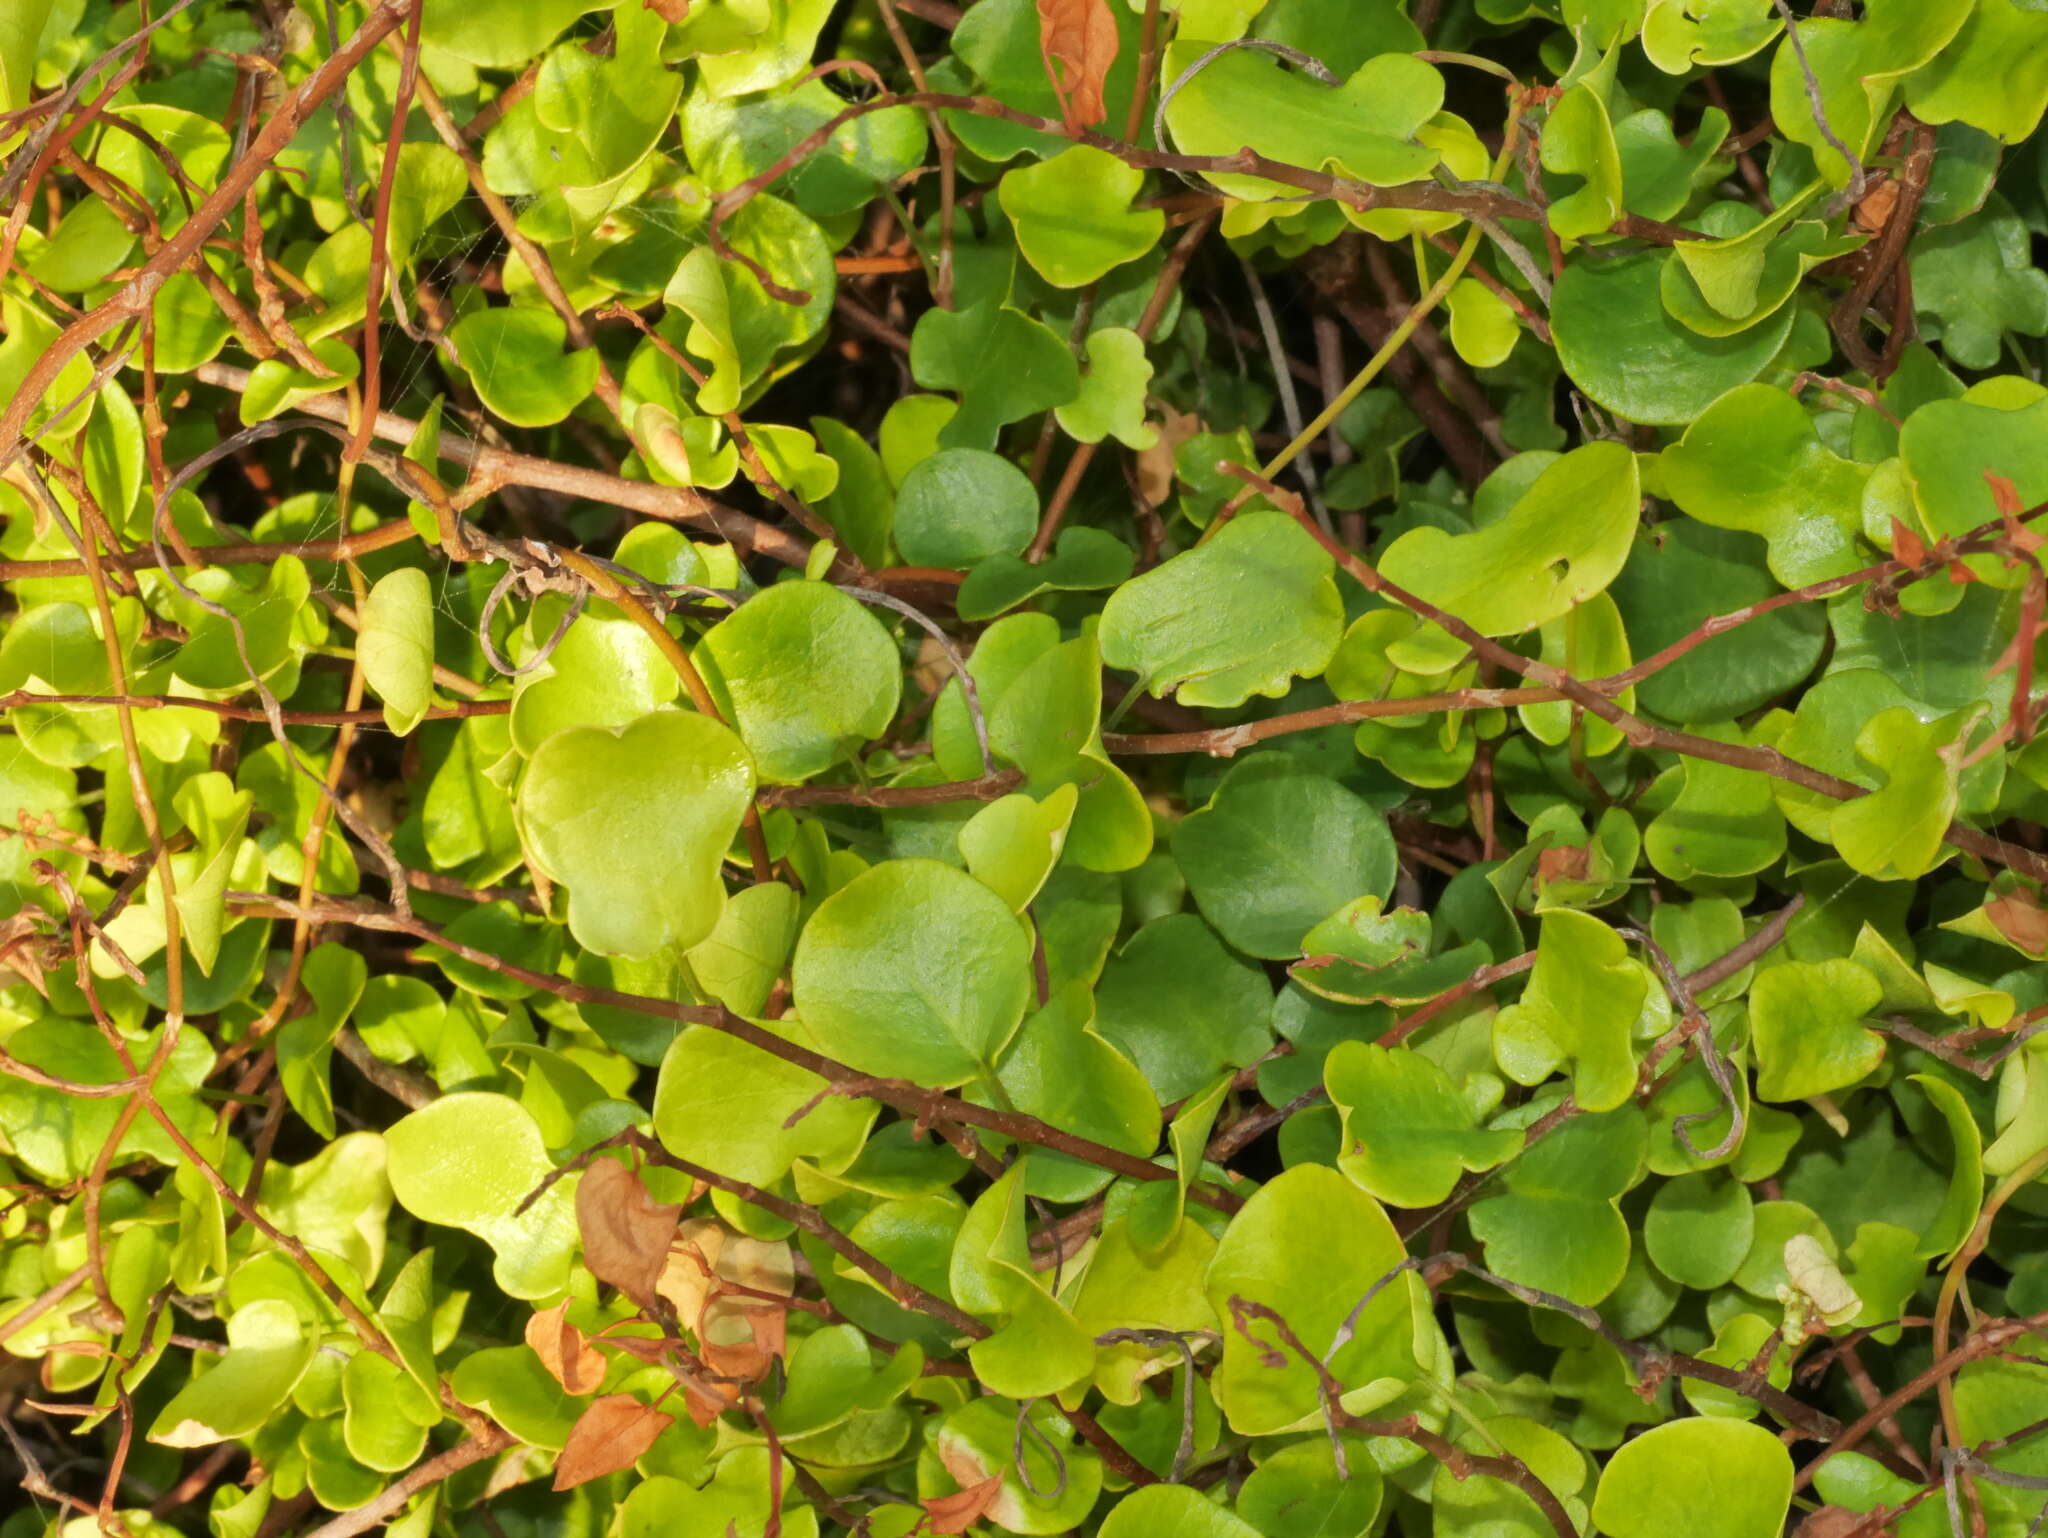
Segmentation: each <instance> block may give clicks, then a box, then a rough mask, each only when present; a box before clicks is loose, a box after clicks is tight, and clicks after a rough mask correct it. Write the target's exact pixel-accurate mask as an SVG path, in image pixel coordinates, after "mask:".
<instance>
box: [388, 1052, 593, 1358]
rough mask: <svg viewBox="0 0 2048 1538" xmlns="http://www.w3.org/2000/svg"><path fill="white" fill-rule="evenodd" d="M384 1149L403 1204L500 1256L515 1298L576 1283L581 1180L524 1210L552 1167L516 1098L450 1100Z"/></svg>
mask: <svg viewBox="0 0 2048 1538" xmlns="http://www.w3.org/2000/svg"><path fill="white" fill-rule="evenodd" d="M384 1145H385V1150H386V1154H387V1156H388V1159H389V1170H390V1177H391V1190H392V1194H393V1195H394V1196H396V1197H397V1198H398V1202H399V1205H400V1206H402V1207H404V1208H405V1210H406V1211H407V1212H410V1213H411V1214H412V1215H413V1216H414V1217H416V1218H419V1219H420V1220H422V1221H423V1222H427V1223H434V1224H439V1225H441V1226H442V1227H445V1228H461V1229H467V1230H468V1231H469V1232H470V1233H473V1234H475V1235H476V1236H477V1237H478V1238H479V1239H481V1240H483V1241H484V1243H486V1244H488V1245H489V1246H490V1247H491V1248H492V1249H493V1250H495V1251H496V1252H497V1262H496V1264H495V1266H494V1267H493V1273H494V1275H495V1276H496V1278H497V1282H498V1285H499V1286H500V1287H502V1288H503V1289H504V1290H505V1291H506V1292H507V1293H509V1294H510V1295H511V1296H512V1297H515V1298H544V1297H549V1296H552V1295H555V1294H558V1293H560V1291H561V1290H562V1288H563V1287H565V1286H566V1285H567V1284H568V1280H569V1262H570V1257H571V1255H572V1254H573V1252H574V1250H575V1246H576V1205H575V1189H576V1181H575V1179H574V1178H573V1177H572V1178H570V1179H565V1180H559V1181H557V1182H556V1183H555V1184H554V1185H553V1186H551V1187H549V1189H548V1191H547V1193H546V1194H545V1195H543V1196H542V1197H541V1198H540V1199H539V1200H538V1201H536V1202H535V1203H534V1204H533V1205H532V1206H531V1207H529V1208H527V1210H526V1211H525V1212H524V1213H520V1212H519V1211H518V1208H519V1204H520V1203H521V1202H523V1201H525V1200H526V1198H527V1197H528V1196H530V1195H532V1194H533V1192H534V1191H535V1190H536V1189H538V1187H539V1186H540V1183H541V1181H542V1180H544V1179H546V1178H547V1176H548V1175H549V1174H550V1173H552V1171H553V1169H554V1165H553V1162H552V1161H551V1160H550V1159H549V1158H548V1156H547V1150H546V1149H545V1148H544V1147H543V1146H542V1144H541V1135H540V1127H539V1125H538V1124H537V1123H536V1122H535V1121H534V1119H533V1115H532V1113H531V1112H529V1111H528V1110H526V1108H525V1107H523V1106H522V1105H520V1104H519V1102H518V1101H516V1100H512V1099H509V1098H508V1097H506V1096H504V1095H492V1094H483V1093H468V1092H466V1093H461V1094H453V1095H443V1096H442V1097H441V1098H440V1099H439V1100H436V1101H434V1102H433V1103H432V1104H431V1105H428V1106H426V1107H424V1108H423V1109H421V1110H417V1111H414V1112H413V1113H412V1114H411V1115H409V1116H406V1117H403V1118H401V1119H400V1120H399V1121H397V1122H395V1123H393V1124H392V1126H391V1128H390V1130H389V1131H387V1132H386V1133H385V1134H384ZM522 1349H523V1348H522Z"/></svg>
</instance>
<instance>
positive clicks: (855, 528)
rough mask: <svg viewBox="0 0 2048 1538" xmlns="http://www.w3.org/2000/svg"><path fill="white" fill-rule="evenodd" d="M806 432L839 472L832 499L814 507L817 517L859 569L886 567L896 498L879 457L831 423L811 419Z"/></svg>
mask: <svg viewBox="0 0 2048 1538" xmlns="http://www.w3.org/2000/svg"><path fill="white" fill-rule="evenodd" d="M811 431H812V432H813V433H815V434H817V438H818V445H819V447H821V448H822V449H823V450H824V451H825V452H826V453H827V454H830V455H831V456H832V458H833V460H834V462H835V463H837V464H838V466H839V482H838V484H837V485H836V486H835V487H834V488H833V490H832V494H831V495H830V496H828V497H826V498H825V499H824V500H823V501H821V502H819V503H818V504H817V509H818V515H819V516H820V517H821V518H824V519H825V520H826V521H827V522H828V523H830V524H831V525H832V528H833V532H835V533H836V534H837V535H838V536H839V537H840V539H841V540H843V541H844V542H845V544H846V547H847V548H848V549H849V550H851V551H852V552H853V553H854V555H855V556H856V557H857V558H858V559H859V560H860V561H861V563H862V564H863V565H867V566H883V565H886V564H887V563H888V549H889V532H890V529H891V527H892V526H893V525H894V523H895V521H896V494H895V491H894V489H893V487H892V486H891V484H890V482H889V478H888V476H887V474H886V473H884V469H883V465H882V459H881V456H880V455H879V454H877V453H876V452H875V451H874V450H873V449H872V448H870V447H868V443H867V440H866V439H864V438H862V437H861V436H860V435H859V434H858V433H856V432H854V431H853V429H852V428H850V427H848V426H847V425H846V424H845V423H844V422H839V421H835V420H834V419H833V418H831V417H812V418H811Z"/></svg>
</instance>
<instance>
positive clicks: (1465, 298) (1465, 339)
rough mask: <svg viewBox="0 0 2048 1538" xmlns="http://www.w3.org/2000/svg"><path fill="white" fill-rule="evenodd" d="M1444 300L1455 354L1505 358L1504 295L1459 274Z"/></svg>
mask: <svg viewBox="0 0 2048 1538" xmlns="http://www.w3.org/2000/svg"><path fill="white" fill-rule="evenodd" d="M1553 217H1555V213H1554V211H1553ZM1444 303H1445V305H1446V306H1447V307H1448V308H1449V309H1450V312H1451V325H1450V333H1451V345H1452V346H1453V347H1455V348H1457V350H1458V356H1459V357H1461V358H1463V359H1464V360H1465V361H1466V362H1467V363H1469V364H1471V365H1472V366H1473V367H1474V368H1498V367H1499V366H1500V365H1501V364H1503V363H1505V362H1507V360H1508V354H1509V353H1511V352H1513V351H1514V350H1515V343H1516V342H1518V341H1519V340H1521V336H1522V323H1521V322H1520V321H1519V320H1517V319H1516V318H1515V312H1514V311H1513V310H1512V309H1510V308H1509V307H1508V302H1507V301H1506V300H1505V299H1503V298H1501V297H1500V295H1498V294H1496V293H1495V292H1494V291H1493V290H1492V289H1490V288H1488V287H1487V286H1486V285H1485V284H1484V283H1481V282H1480V281H1479V280H1478V279H1477V278H1460V279H1458V281H1457V282H1456V283H1454V284H1452V285H1451V291H1450V293H1449V294H1448V295H1447V296H1445V299H1444ZM1134 447H1139V448H1142V447H1144V445H1143V444H1137V445H1134Z"/></svg>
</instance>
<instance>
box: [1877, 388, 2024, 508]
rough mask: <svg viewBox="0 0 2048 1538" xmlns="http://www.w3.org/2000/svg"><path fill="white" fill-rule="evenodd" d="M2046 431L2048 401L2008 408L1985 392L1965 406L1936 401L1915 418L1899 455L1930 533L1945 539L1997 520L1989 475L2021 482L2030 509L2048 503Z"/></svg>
mask: <svg viewBox="0 0 2048 1538" xmlns="http://www.w3.org/2000/svg"><path fill="white" fill-rule="evenodd" d="M2044 424H2048V397H2040V396H2035V397H2031V398H2026V399H2020V400H2007V401H2001V400H1997V399H1993V398H1989V397H1988V395H1987V392H1984V391H1981V390H1979V391H1972V392H1971V393H1970V394H1968V395H1966V396H1964V397H1963V398H1962V399H1960V400H1935V401H1930V402H1928V403H1927V404H1926V405H1923V406H1922V407H1920V409H1919V410H1917V411H1915V412H1914V413H1913V414H1912V416H1910V417H1908V418H1907V419H1906V426H1905V429H1904V430H1903V431H1902V432H1901V433H1900V434H1899V456H1900V459H1901V461H1902V462H1903V465H1904V468H1905V472H1906V476H1907V479H1908V481H1909V482H1910V483H1911V485H1912V490H1913V505H1914V507H1915V508H1917V509H1918V512H1919V518H1920V525H1921V527H1922V529H1924V530H1925V531H1926V533H1927V534H1928V535H1930V536H1932V537H1933V538H1935V539H1941V538H1944V537H1950V536H1956V535H1962V534H1966V533H1968V532H1969V531H1970V530H1972V529H1975V528H1977V527H1978V526H1979V525H1981V524H1985V523H1989V522H1990V521H1992V520H1993V519H1994V518H1996V517H1997V516H1998V509H1997V505H1996V503H1995V502H1994V501H1993V499H1992V494H1991V488H1990V486H1989V485H1988V484H1987V483H1986V482H1985V479H1984V472H1985V471H1987V470H1991V471H1996V472H1997V473H1998V474H2000V475H2003V476H2004V477H2005V478H2006V479H2007V480H2009V481H2011V482H2012V483H2013V486H2014V489H2015V490H2017V491H2018V493H2019V497H2020V505H2021V506H2023V507H2032V506H2033V505H2034V504H2035V503H2036V502H2038V501H2040V500H2041V499H2042V498H2043V497H2044V496H2048V452H2044V451H2043V441H2042V437H2041V429H2042V426H2043V425H2044Z"/></svg>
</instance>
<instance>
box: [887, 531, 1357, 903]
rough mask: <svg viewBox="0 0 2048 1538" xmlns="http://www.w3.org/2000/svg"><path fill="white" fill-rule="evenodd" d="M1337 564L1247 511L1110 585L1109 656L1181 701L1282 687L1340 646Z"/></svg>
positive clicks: (1318, 666)
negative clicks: (1144, 569)
mask: <svg viewBox="0 0 2048 1538" xmlns="http://www.w3.org/2000/svg"><path fill="white" fill-rule="evenodd" d="M899 516H900V515H899ZM1334 569H1335V562H1333V561H1332V560H1331V559H1330V557H1329V555H1328V553H1327V552H1325V551H1324V550H1323V548H1322V547H1321V546H1320V545H1318V544H1317V543H1316V542H1315V541H1314V540H1313V539H1312V538H1310V537H1309V535H1308V534H1307V533H1306V532H1305V531H1304V530H1303V529H1302V527H1301V526H1300V525H1299V524H1298V523H1296V522H1295V521H1294V520H1293V519H1292V518H1290V517H1288V516H1287V515H1286V514H1285V513H1277V512H1246V513H1241V514H1239V515H1238V516H1237V517H1235V518H1233V519H1231V521H1230V522H1229V523H1227V524H1225V525H1224V526H1223V528H1222V529H1221V530H1220V531H1219V532H1218V533H1217V534H1216V536H1215V537H1214V538H1213V539H1210V540H1208V541H1207V542H1205V543H1203V544H1202V545H1200V546H1198V547H1197V548H1195V549H1193V550H1189V551H1185V552H1183V553H1182V554H1180V555H1177V556H1175V557H1174V558H1173V559H1172V560H1170V561H1167V562H1165V563H1164V564H1163V565H1160V566H1157V567H1154V568H1153V569H1152V570H1151V571H1148V572H1146V573H1145V574H1144V575H1143V576H1142V577H1137V578H1134V579H1133V580H1132V581H1129V582H1126V583H1125V584H1124V585H1123V586H1122V587H1120V588H1118V589H1117V590H1116V591H1115V592H1114V593H1112V594H1110V596H1109V602H1108V603H1107V604H1106V605H1104V606H1103V610H1102V660H1103V661H1104V662H1107V663H1108V664H1109V665H1110V666H1111V667H1113V668H1123V669H1126V670H1127V671H1131V672H1135V673H1136V674H1137V675H1138V678H1139V682H1140V684H1141V685H1142V686H1143V687H1144V688H1145V689H1146V690H1147V691H1149V692H1150V693H1153V694H1165V693H1166V692H1167V691H1168V690H1173V691H1175V693H1176V697H1177V698H1178V699H1179V700H1180V702H1181V703H1182V704H1183V705H1219V706H1231V705H1241V704H1243V703H1244V702H1245V701H1246V700H1247V699H1249V698H1250V697H1251V696H1252V695H1254V694H1266V695H1274V696H1278V695H1281V694H1285V693H1286V692H1287V689H1288V687H1289V685H1290V684H1291V683H1292V682H1293V680H1294V679H1295V678H1296V677H1297V676H1313V675H1315V674H1317V673H1320V672H1322V670H1323V669H1324V668H1326V667H1328V666H1329V663H1330V658H1331V657H1332V656H1333V655H1334V654H1335V653H1336V650H1337V642H1338V640H1339V638H1340V637H1341V636H1342V634H1343V630H1344V606H1343V604H1342V602H1341V601H1339V599H1338V597H1337V584H1336V581H1335V578H1334V576H1333V575H1332V574H1333V571H1334ZM1349 895H1351V896H1354V897H1355V896H1357V895H1358V894H1357V893H1355V892H1354V893H1351V894H1349ZM1333 906H1334V905H1333ZM1324 911H1325V912H1327V911H1328V910H1327V909H1325V910H1324ZM1321 916H1322V915H1321V914H1318V915H1316V917H1318V918H1320V917H1321ZM1297 938H1299V937H1298V936H1297Z"/></svg>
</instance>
